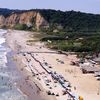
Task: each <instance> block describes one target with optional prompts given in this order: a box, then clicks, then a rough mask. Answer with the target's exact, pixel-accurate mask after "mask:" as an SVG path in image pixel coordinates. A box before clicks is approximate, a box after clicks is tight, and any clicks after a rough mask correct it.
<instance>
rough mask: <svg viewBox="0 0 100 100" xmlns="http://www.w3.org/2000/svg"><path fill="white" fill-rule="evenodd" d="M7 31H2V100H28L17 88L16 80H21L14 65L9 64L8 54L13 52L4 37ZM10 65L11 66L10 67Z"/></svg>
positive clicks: (0, 99) (0, 97)
mask: <svg viewBox="0 0 100 100" xmlns="http://www.w3.org/2000/svg"><path fill="white" fill-rule="evenodd" d="M6 32H7V31H6V30H1V29H0V100H27V97H26V96H25V95H23V94H22V93H21V91H20V90H19V89H18V88H17V87H16V85H15V84H16V83H15V80H16V79H18V78H20V76H19V73H18V72H17V71H16V68H15V66H14V65H13V64H10V63H9V64H7V63H8V59H9V58H8V59H7V54H8V53H9V52H10V51H11V50H10V48H8V47H7V46H6V45H4V43H5V38H4V37H3V35H4V34H5V33H6ZM8 65H9V66H8Z"/></svg>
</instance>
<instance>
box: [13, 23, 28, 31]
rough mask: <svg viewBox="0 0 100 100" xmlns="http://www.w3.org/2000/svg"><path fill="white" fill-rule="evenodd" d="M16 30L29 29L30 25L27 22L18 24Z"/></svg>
mask: <svg viewBox="0 0 100 100" xmlns="http://www.w3.org/2000/svg"><path fill="white" fill-rule="evenodd" d="M14 28H15V29H16V30H28V26H27V25H26V24H16V25H15V26H14Z"/></svg>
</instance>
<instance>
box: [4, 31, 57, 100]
mask: <svg viewBox="0 0 100 100" xmlns="http://www.w3.org/2000/svg"><path fill="white" fill-rule="evenodd" d="M8 33H9V32H8ZM8 33H7V34H8ZM7 34H6V35H5V37H6V44H7V46H9V48H10V49H11V52H9V53H8V54H7V57H8V58H9V57H11V59H9V61H10V63H9V64H10V65H9V64H8V66H12V65H11V64H14V66H16V70H18V72H19V74H20V75H19V76H20V78H18V79H16V80H15V84H16V86H17V87H18V90H19V91H20V92H21V93H23V95H25V96H27V100H33V98H34V99H35V100H56V99H55V98H54V97H49V96H48V95H47V94H46V91H45V89H44V88H43V87H42V85H41V84H40V83H39V82H37V81H36V80H35V79H34V77H33V75H32V73H30V72H28V71H27V70H26V69H24V66H25V65H24V64H23V63H22V62H21V60H22V58H21V57H20V55H19V54H18V47H17V45H16V46H15V45H12V44H11V43H10V42H9V37H8V36H7ZM10 38H12V37H10ZM12 46H14V48H13V47H12ZM16 48H17V50H16ZM22 69H23V70H22ZM28 77H29V78H28ZM27 78H28V80H27Z"/></svg>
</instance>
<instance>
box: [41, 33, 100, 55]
mask: <svg viewBox="0 0 100 100" xmlns="http://www.w3.org/2000/svg"><path fill="white" fill-rule="evenodd" d="M49 34H50V33H49ZM52 34H53V35H54V37H53V35H52V38H51V37H50V36H49V35H47V36H45V37H43V38H42V39H41V40H42V41H47V46H48V47H50V48H52V49H57V50H63V51H71V52H89V53H99V52H100V34H99V33H95V34H93V33H91V34H90V33H87V34H83V33H82V34H80V33H76V34H75V33H67V32H66V33H64V32H63V33H61V34H60V33H58V34H57V33H52ZM55 35H57V38H56V39H55ZM58 37H59V38H58ZM64 37H65V38H64ZM66 37H67V38H66ZM48 40H49V41H50V42H48Z"/></svg>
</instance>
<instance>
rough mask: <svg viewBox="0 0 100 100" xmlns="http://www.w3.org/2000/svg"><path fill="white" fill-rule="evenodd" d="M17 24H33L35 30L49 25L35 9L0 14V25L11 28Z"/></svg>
mask: <svg viewBox="0 0 100 100" xmlns="http://www.w3.org/2000/svg"><path fill="white" fill-rule="evenodd" d="M17 24H25V25H27V26H33V25H34V26H35V28H36V29H37V30H39V29H40V28H46V27H48V26H49V24H48V22H47V21H46V20H45V19H44V18H43V16H42V15H41V14H40V13H39V12H37V11H26V12H21V13H14V12H12V13H11V14H10V15H8V16H7V17H5V16H3V15H0V26H1V27H3V26H6V27H9V28H13V27H14V26H15V25H17Z"/></svg>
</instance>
